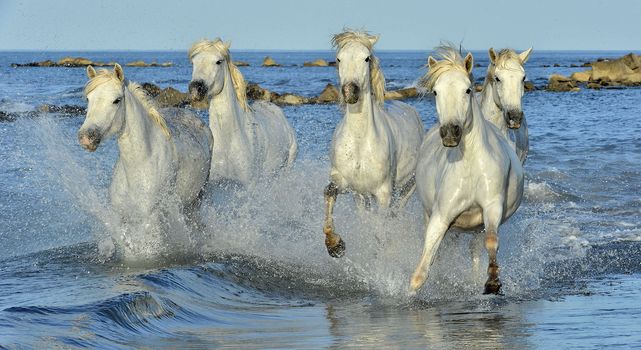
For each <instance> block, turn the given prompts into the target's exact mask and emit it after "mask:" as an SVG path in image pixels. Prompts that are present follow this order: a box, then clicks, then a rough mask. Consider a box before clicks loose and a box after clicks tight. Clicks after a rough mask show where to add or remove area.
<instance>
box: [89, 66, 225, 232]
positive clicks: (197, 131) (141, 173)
mask: <svg viewBox="0 0 641 350" xmlns="http://www.w3.org/2000/svg"><path fill="white" fill-rule="evenodd" d="M87 76H88V77H89V81H88V82H87V85H86V86H85V91H84V93H85V96H86V97H87V100H88V107H87V117H86V119H85V121H84V123H83V124H82V126H81V127H80V130H79V131H78V141H79V142H80V145H81V146H82V147H84V148H85V149H87V150H88V151H92V152H93V151H95V150H96V148H97V147H98V145H99V144H100V142H101V141H102V140H105V139H107V138H109V137H111V136H115V137H116V138H117V140H118V148H119V157H118V160H117V162H116V165H115V168H114V173H113V177H112V179H111V186H110V191H109V192H110V199H111V205H112V207H113V208H114V211H115V212H116V213H117V214H118V215H119V216H120V217H121V219H123V221H125V222H126V221H128V220H147V221H148V220H150V219H149V218H151V217H152V216H154V213H155V210H156V209H157V208H158V206H159V204H160V203H161V202H162V201H163V200H165V199H167V197H168V194H171V195H174V194H175V195H176V197H175V198H178V200H179V202H180V203H179V204H181V206H182V209H183V214H186V215H190V214H192V213H193V210H194V209H196V208H197V206H198V204H199V202H200V201H199V194H200V192H201V191H202V189H203V187H204V186H205V183H206V181H207V177H208V175H209V163H210V161H211V145H212V143H213V138H212V135H211V132H210V131H209V129H208V128H207V125H206V124H205V123H203V122H202V121H200V119H198V118H197V117H196V116H195V115H194V114H193V113H189V112H188V111H186V110H183V109H165V110H162V111H161V110H158V109H157V108H156V107H155V105H154V104H153V103H152V101H151V100H150V99H149V97H148V96H147V94H146V93H145V91H144V90H143V89H142V88H141V87H140V85H138V84H136V83H133V82H127V81H125V76H124V73H123V70H122V68H121V67H120V65H118V64H116V65H115V68H114V70H113V72H111V71H108V70H105V69H101V70H99V71H98V72H96V71H95V70H94V68H93V67H91V66H88V67H87Z"/></svg>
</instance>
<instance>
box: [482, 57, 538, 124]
mask: <svg viewBox="0 0 641 350" xmlns="http://www.w3.org/2000/svg"><path fill="white" fill-rule="evenodd" d="M531 52H532V48H529V49H527V50H525V51H523V52H521V53H520V54H517V53H516V52H514V51H513V50H510V49H503V50H501V51H499V53H498V54H497V53H496V52H495V51H494V49H493V48H490V50H489V56H490V66H489V67H488V70H487V78H486V82H487V84H488V85H489V86H490V88H491V89H492V96H493V98H494V103H495V104H496V105H497V106H498V107H499V109H500V110H501V111H502V113H503V118H504V119H505V122H506V124H507V127H508V128H510V129H518V128H520V127H521V122H522V121H523V110H522V109H521V98H522V97H523V92H524V86H523V84H524V83H525V78H526V76H525V69H524V68H523V65H524V64H525V62H527V60H528V58H529V57H530V53H531Z"/></svg>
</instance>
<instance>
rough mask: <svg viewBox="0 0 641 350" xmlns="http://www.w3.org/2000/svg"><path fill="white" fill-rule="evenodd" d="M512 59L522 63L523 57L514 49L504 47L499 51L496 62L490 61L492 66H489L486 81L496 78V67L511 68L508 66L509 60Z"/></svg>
mask: <svg viewBox="0 0 641 350" xmlns="http://www.w3.org/2000/svg"><path fill="white" fill-rule="evenodd" d="M512 60H516V61H517V62H519V63H521V57H519V54H518V53H516V52H515V51H514V50H512V49H502V50H501V51H499V53H498V54H497V56H496V60H495V61H494V63H492V62H490V66H489V67H488V68H487V75H486V76H485V82H486V83H488V82H491V81H492V80H494V73H495V72H496V68H501V69H510V67H509V66H508V62H510V61H512Z"/></svg>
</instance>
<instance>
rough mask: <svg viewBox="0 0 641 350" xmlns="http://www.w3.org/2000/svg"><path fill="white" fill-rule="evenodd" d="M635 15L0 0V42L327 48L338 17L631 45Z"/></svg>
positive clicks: (412, 6)
mask: <svg viewBox="0 0 641 350" xmlns="http://www.w3.org/2000/svg"><path fill="white" fill-rule="evenodd" d="M640 24H641V1H636V0H621V1H615V0H610V1H601V0H530V1H516V0H512V1H504V0H500V1H491V0H476V1H465V0H458V1H457V0H441V1H439V2H433V1H427V0H423V1H421V0H385V1H378V0H367V1H360V0H359V1H350V0H322V1H304V0H298V1H287V0H261V1H252V0H226V1H217V0H210V1H206V0H195V1H180V0H173V1H171V0H158V1H139V0H110V1H98V0H90V1H87V0H84V1H83V0H63V1H51V0H22V1H17V0H0V50H3V51H10V50H38V51H40V50H42V51H64V50H78V51H94V50H187V49H188V48H189V46H190V45H191V44H192V43H193V42H195V41H197V40H199V39H202V38H210V39H211V38H214V37H221V38H223V39H224V40H231V41H232V48H233V49H236V50H278V49H280V50H329V49H331V47H330V44H329V41H330V38H331V35H332V34H334V33H337V32H340V31H341V30H342V29H343V28H344V27H349V28H355V29H367V30H369V31H370V32H372V33H375V34H378V35H380V40H379V43H378V44H377V49H384V50H426V49H430V48H432V47H434V46H436V45H438V44H439V43H440V42H442V41H450V42H453V43H456V44H458V43H462V45H463V46H464V47H465V48H466V49H470V50H484V49H487V48H488V47H512V48H516V49H524V48H527V47H530V46H533V47H534V48H536V49H537V50H639V49H641V25H640Z"/></svg>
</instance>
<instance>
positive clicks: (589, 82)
mask: <svg viewBox="0 0 641 350" xmlns="http://www.w3.org/2000/svg"><path fill="white" fill-rule="evenodd" d="M583 66H589V67H592V69H590V70H586V71H580V72H574V73H572V75H570V77H569V78H566V77H563V76H559V75H558V74H553V75H552V76H550V79H549V82H548V90H550V91H575V89H579V87H578V85H579V84H584V85H585V86H586V87H587V88H588V89H601V88H607V87H623V86H641V56H638V55H635V54H633V53H629V54H627V55H625V56H623V57H619V58H617V59H613V60H607V59H603V58H599V59H597V60H596V61H594V62H591V63H589V64H584V65H583ZM561 78H563V79H561ZM568 89H570V90H568Z"/></svg>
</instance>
